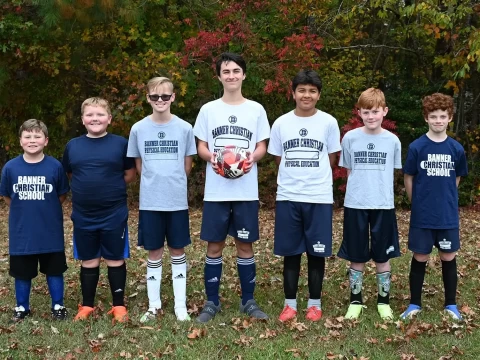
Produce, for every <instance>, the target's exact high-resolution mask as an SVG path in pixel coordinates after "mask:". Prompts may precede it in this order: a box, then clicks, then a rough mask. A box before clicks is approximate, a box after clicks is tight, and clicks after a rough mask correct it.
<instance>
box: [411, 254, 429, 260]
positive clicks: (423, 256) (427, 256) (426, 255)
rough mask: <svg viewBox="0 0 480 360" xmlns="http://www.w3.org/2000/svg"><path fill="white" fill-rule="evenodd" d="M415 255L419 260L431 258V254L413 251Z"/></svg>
mask: <svg viewBox="0 0 480 360" xmlns="http://www.w3.org/2000/svg"><path fill="white" fill-rule="evenodd" d="M413 257H414V258H415V260H417V261H418V262H427V261H428V259H429V258H430V254H418V253H413Z"/></svg>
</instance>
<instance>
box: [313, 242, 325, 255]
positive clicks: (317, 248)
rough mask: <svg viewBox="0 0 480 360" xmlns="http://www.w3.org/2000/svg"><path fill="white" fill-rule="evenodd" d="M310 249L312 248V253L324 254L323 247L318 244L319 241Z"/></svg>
mask: <svg viewBox="0 0 480 360" xmlns="http://www.w3.org/2000/svg"><path fill="white" fill-rule="evenodd" d="M312 247H313V252H316V253H324V252H325V245H323V244H320V241H317V243H316V244H315V245H313V246H312Z"/></svg>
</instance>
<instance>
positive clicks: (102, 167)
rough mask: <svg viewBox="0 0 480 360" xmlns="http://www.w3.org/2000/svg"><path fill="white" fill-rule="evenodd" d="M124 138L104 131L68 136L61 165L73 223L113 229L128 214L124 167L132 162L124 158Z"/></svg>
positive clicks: (83, 226) (124, 219)
mask: <svg viewBox="0 0 480 360" xmlns="http://www.w3.org/2000/svg"><path fill="white" fill-rule="evenodd" d="M127 145H128V143H127V139H125V138H124V137H122V136H118V135H113V134H107V135H105V136H103V137H100V138H90V137H88V136H86V135H82V136H79V137H77V138H74V139H72V140H70V141H69V142H68V144H67V146H66V147H65V151H64V154H63V160H62V163H63V167H64V168H65V171H66V172H67V173H69V174H70V173H71V174H72V177H71V183H70V186H71V188H72V207H73V211H72V221H73V224H74V226H75V227H77V228H80V229H89V230H99V229H101V230H113V229H116V228H117V227H118V226H119V225H120V224H121V223H122V222H125V221H126V220H127V218H128V207H127V184H126V183H125V179H124V175H125V170H128V169H131V168H133V167H134V166H135V161H134V159H131V158H127Z"/></svg>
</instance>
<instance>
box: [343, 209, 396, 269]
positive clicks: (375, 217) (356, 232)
mask: <svg viewBox="0 0 480 360" xmlns="http://www.w3.org/2000/svg"><path fill="white" fill-rule="evenodd" d="M399 256H400V244H399V242H398V227H397V217H396V215H395V209H352V208H348V207H346V208H344V218H343V241H342V245H341V246H340V250H339V251H338V257H340V258H342V259H345V260H348V261H351V262H356V263H366V262H367V261H369V260H370V259H373V261H375V262H377V263H385V262H387V261H388V260H389V259H392V258H396V257H399Z"/></svg>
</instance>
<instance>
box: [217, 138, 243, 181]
mask: <svg viewBox="0 0 480 360" xmlns="http://www.w3.org/2000/svg"><path fill="white" fill-rule="evenodd" d="M249 156H250V152H249V151H247V150H245V149H242V148H239V147H237V146H233V145H232V146H225V147H224V148H223V149H222V150H220V151H219V152H218V153H217V157H216V162H217V166H218V174H219V175H221V176H223V177H225V178H227V179H237V178H239V177H241V176H243V175H244V174H245V168H246V167H248V162H247V160H248V157H249Z"/></svg>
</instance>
